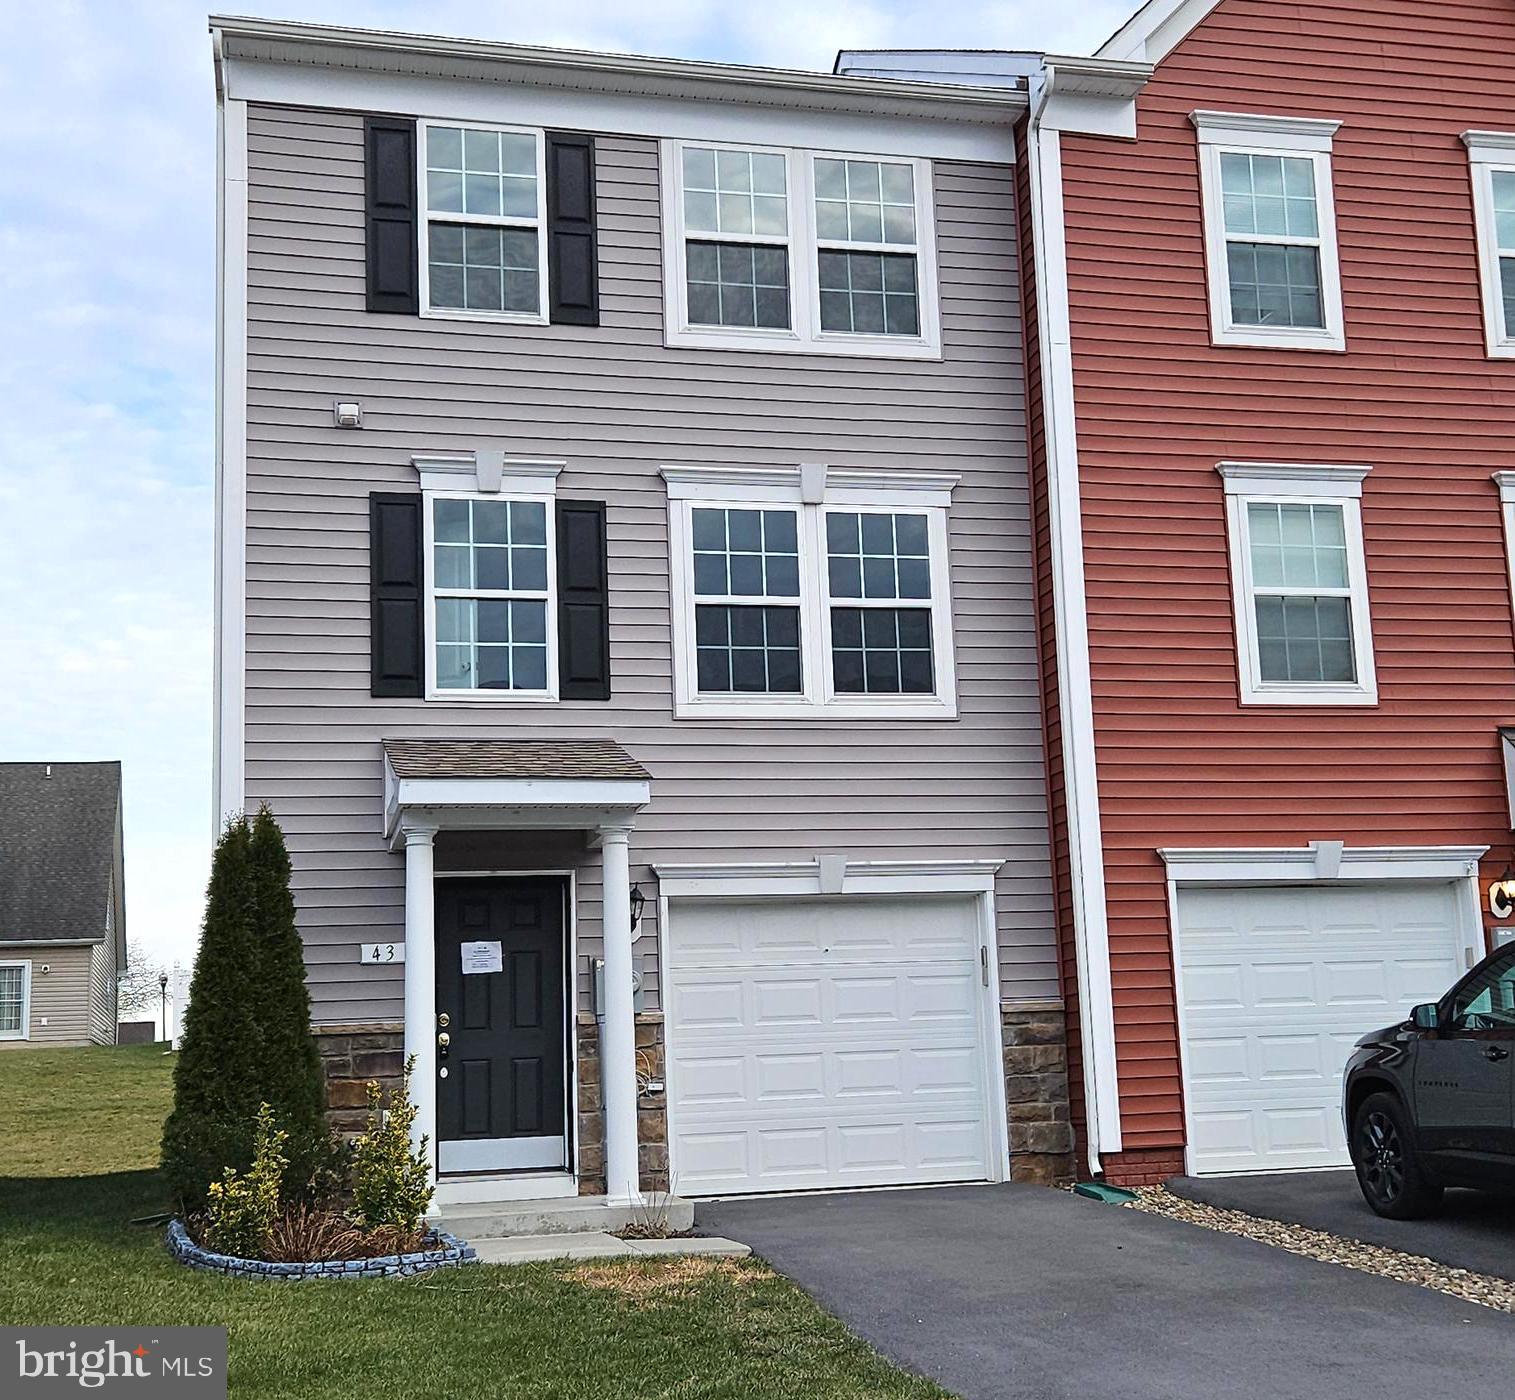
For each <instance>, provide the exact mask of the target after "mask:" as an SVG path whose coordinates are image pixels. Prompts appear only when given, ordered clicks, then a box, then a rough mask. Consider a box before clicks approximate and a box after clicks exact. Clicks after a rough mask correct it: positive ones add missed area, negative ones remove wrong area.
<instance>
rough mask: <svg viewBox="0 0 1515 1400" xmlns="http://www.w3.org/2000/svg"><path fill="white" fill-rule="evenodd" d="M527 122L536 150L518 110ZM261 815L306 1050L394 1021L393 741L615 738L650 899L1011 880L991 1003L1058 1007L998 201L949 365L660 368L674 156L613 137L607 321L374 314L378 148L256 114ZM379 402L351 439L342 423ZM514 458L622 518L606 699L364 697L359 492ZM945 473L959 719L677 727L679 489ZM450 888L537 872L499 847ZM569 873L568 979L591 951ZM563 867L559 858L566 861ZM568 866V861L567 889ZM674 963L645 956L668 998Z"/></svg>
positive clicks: (251, 629) (342, 127)
mask: <svg viewBox="0 0 1515 1400" xmlns="http://www.w3.org/2000/svg"><path fill="white" fill-rule="evenodd" d="M512 120H515V121H519V122H529V120H530V115H529V113H525V112H520V111H517V112H515V113H514V114H513V116H512ZM249 151H250V169H249V203H250V229H249V238H250V278H249V293H248V296H249V303H250V305H249V324H248V342H249V343H248V348H249V376H248V392H249V412H248V418H249V427H248V435H249V442H248V459H249V460H248V536H247V682H246V683H247V691H246V699H247V715H246V724H247V796H248V799H249V802H251V803H257V802H261V801H267V802H268V803H269V804H270V805H271V806H272V808H273V810H274V811H275V813H276V814H277V815H278V817H279V819H280V821H281V822H282V823H283V825H284V828H285V831H286V833H287V834H288V838H289V843H290V847H291V851H292V854H293V858H294V864H295V872H296V875H295V878H296V894H297V900H298V904H299V911H300V922H301V928H302V931H303V933H304V936H305V939H306V946H307V956H308V960H309V966H310V980H311V987H312V993H313V997H314V1004H315V1014H316V1017H317V1019H318V1020H323V1021H349V1020H371V1019H373V1020H398V1019H399V1018H400V1015H401V995H402V981H401V973H400V970H399V969H387V970H382V971H381V970H379V969H369V968H360V967H358V966H357V964H356V950H355V945H356V944H357V943H358V942H360V941H363V940H370V939H388V938H397V937H399V936H400V934H401V931H402V923H403V883H404V880H403V861H402V858H401V856H400V855H398V854H393V853H391V852H390V851H389V850H388V849H387V848H386V847H385V844H384V842H383V839H382V834H381V827H382V817H381V782H380V762H381V760H380V748H379V741H380V739H381V738H385V737H402V736H426V735H431V736H460V735H465V736H466V735H477V736H488V737H510V736H516V735H530V734H535V735H540V736H543V737H553V738H573V737H591V736H595V737H598V736H608V737H610V738H614V739H616V740H617V741H619V742H620V743H621V744H623V745H624V746H625V747H626V749H627V750H628V751H629V752H630V753H631V754H632V755H633V756H634V757H635V758H637V759H638V760H640V761H641V762H642V763H643V764H644V765H645V766H646V767H647V768H648V769H649V770H650V772H651V773H652V775H653V802H652V805H651V807H650V808H649V809H648V810H647V811H645V812H644V813H643V814H642V815H641V816H640V818H639V819H638V822H637V828H636V830H635V832H634V833H633V837H632V842H633V844H632V860H633V872H632V873H633V878H636V879H640V880H641V881H642V883H643V889H644V891H645V892H646V893H647V894H648V896H649V903H648V924H647V928H648V931H649V935H650V934H651V932H652V925H653V915H654V911H655V909H656V902H655V899H654V898H653V896H655V894H656V885H655V883H654V882H653V881H652V880H651V877H650V875H649V872H648V869H647V867H648V866H649V865H651V864H653V863H659V862H681V861H695V860H723V861H757V860H770V859H771V860H807V859H811V858H813V857H814V855H815V854H816V853H817V852H820V851H840V852H845V853H847V854H848V855H849V856H851V857H852V858H855V859H873V860H889V859H911V858H919V857H933V858H954V857H957V858H962V857H994V858H1002V859H1003V860H1004V861H1005V866H1004V869H1003V871H1002V873H1001V875H1000V877H999V881H998V888H997V906H998V918H999V932H1000V947H1001V955H1000V960H1001V976H1002V979H1003V994H1004V996H1006V997H1007V998H1040V997H1045V996H1047V995H1055V994H1056V991H1057V968H1056V959H1055V950H1054V945H1053V933H1052V913H1051V904H1052V897H1051V877H1050V870H1049V858H1048V842H1047V805H1046V780H1045V772H1044V766H1043V752H1042V736H1041V728H1040V721H1039V708H1038V703H1039V702H1038V695H1039V691H1038V681H1037V664H1036V649H1035V639H1034V631H1033V627H1034V615H1033V607H1032V588H1033V583H1032V561H1031V549H1030V531H1029V522H1028V514H1029V512H1028V500H1027V476H1026V454H1025V448H1024V438H1025V431H1024V423H1025V411H1024V403H1023V401H1022V387H1021V386H1022V383H1023V379H1022V370H1021V324H1020V319H1019V315H1018V307H1017V268H1016V249H1015V239H1014V229H1015V219H1014V209H1013V188H1012V179H1011V172H1010V170H1009V169H1008V168H1006V167H1003V166H993V165H975V164H962V163H938V164H937V166H936V199H937V237H938V244H939V264H940V276H941V296H942V321H943V332H944V341H945V347H946V351H945V358H944V360H943V362H941V363H934V362H920V361H907V360H900V361H890V360H885V359H868V358H841V357H832V356H808V355H770V354H761V353H747V352H734V351H714V350H711V351H694V350H673V349H668V348H666V347H665V346H664V344H663V332H662V320H661V316H662V312H661V305H662V289H661V282H662V258H661V252H660V243H659V209H658V205H659V193H658V150H657V145H656V143H655V142H653V141H650V140H646V139H638V138H630V137H605V136H602V137H600V138H599V139H598V144H597V164H598V195H599V235H600V277H601V297H602V324H601V325H600V326H599V327H596V328H575V327H527V328H519V327H509V326H502V325H498V324H487V323H470V322H457V321H446V320H429V319H417V318H413V317H404V316H383V315H370V314H367V313H366V312H365V310H364V304H363V290H364V282H363V187H362V176H363V166H362V155H363V151H362V119H361V117H359V116H356V115H350V114H345V113H333V112H315V111H303V110H298V111H297V110H290V109H278V108H266V107H265V108H254V109H253V111H252V112H251V114H250V123H249ZM338 398H343V399H348V398H352V399H357V400H359V401H361V403H362V404H363V411H364V426H363V428H362V429H361V431H339V430H336V429H334V428H333V427H332V425H331V405H332V402H333V401H334V400H335V399H338ZM481 444H489V445H503V446H504V447H505V448H506V450H507V451H508V452H509V453H510V454H512V455H518V456H519V455H525V456H530V455H535V454H540V455H543V456H547V457H553V458H561V459H565V460H566V462H567V467H566V469H565V470H564V471H563V473H562V475H561V477H560V478H559V481H558V491H559V494H560V495H561V496H562V497H564V498H567V499H596V500H605V501H607V502H608V503H609V524H608V529H609V537H610V542H609V547H610V570H611V658H612V672H613V680H614V699H613V700H612V701H611V702H609V703H603V704H586V703H565V704H558V705H542V704H521V703H517V704H514V705H512V704H510V703H508V702H507V703H501V704H498V705H488V706H481V705H478V704H464V703H451V704H449V703H427V702H424V701H406V700H398V701H397V700H374V699H371V698H370V696H369V691H368V539H367V525H368V515H367V511H368V493H369V492H370V491H373V490H397V489H398V490H407V489H415V487H416V476H415V472H414V469H413V468H412V467H411V466H410V463H409V459H410V454H411V453H412V452H415V451H418V450H439V449H440V450H446V449H463V450H466V449H472V448H474V447H477V446H479V445H481ZM800 461H821V462H825V463H827V464H828V465H832V466H854V467H862V466H868V467H890V466H898V467H901V468H914V469H929V470H947V471H953V472H957V473H960V474H961V476H962V480H961V482H960V484H959V485H958V487H957V488H956V491H955V494H954V496H953V505H952V511H951V575H952V580H951V581H952V592H953V602H954V615H955V638H956V646H957V684H958V695H959V705H960V711H961V715H960V718H959V719H958V720H956V721H935V722H927V721H920V722H900V721H891V722H883V723H870V722H866V721H847V722H817V721H812V720H803V721H758V720H751V721H736V720H709V719H701V720H675V719H674V718H673V713H672V710H673V701H672V679H671V676H672V658H671V648H672V638H671V629H670V595H669V560H668V511H667V499H666V494H665V490H664V486H663V482H662V480H661V478H660V477H659V475H658V468H659V466H660V465H662V464H663V463H735V464H743V465H755V466H762V465H779V464H782V465H787V466H792V465H794V464H795V463H798V462H800ZM455 847H456V842H455V841H453V840H452V839H451V838H448V837H447V836H446V835H445V834H444V836H443V838H442V839H441V841H440V843H439V849H438V864H439V868H440V867H443V866H446V865H449V864H451V865H452V866H453V867H454V868H460V867H461V868H477V866H476V862H477V861H478V860H479V859H481V858H483V856H484V855H488V856H489V857H490V861H489V868H498V869H503V868H509V867H517V868H519V867H522V866H525V867H528V868H547V866H546V865H544V864H542V863H541V862H542V861H544V860H545V859H546V856H544V854H543V850H542V848H540V847H539V844H538V843H536V842H533V841H527V842H525V843H524V844H523V842H522V840H521V839H520V838H517V837H512V836H511V835H510V834H508V833H505V834H500V835H498V836H496V837H494V838H492V843H491V844H490V845H489V846H488V848H487V849H486V850H484V851H482V852H481V851H480V850H478V849H475V848H472V847H470V849H469V851H468V853H467V855H466V857H465V856H463V855H460V854H459V853H458V851H457V850H456V849H455ZM559 847H560V849H561V852H562V854H561V856H560V858H561V859H563V860H566V861H571V862H572V863H574V864H575V865H576V866H577V867H578V868H579V869H580V887H579V896H580V907H579V910H578V932H579V940H578V941H579V953H580V959H579V977H580V986H581V988H582V987H583V986H584V985H585V983H584V974H585V970H586V967H587V962H586V959H587V958H588V957H589V956H590V955H592V954H593V953H594V952H595V950H596V947H597V944H598V937H599V917H598V909H599V905H598V898H599V875H598V857H597V856H596V855H594V854H593V853H584V852H583V846H582V841H581V839H580V838H578V837H572V838H565V839H564V840H563V841H562V842H560V843H559ZM547 854H548V855H554V856H558V855H559V852H557V851H548V852H547ZM549 863H550V862H549ZM655 947H656V940H655V939H654V938H652V937H650V936H649V937H648V938H647V939H646V940H644V941H643V942H641V943H639V944H638V945H637V951H638V952H639V953H643V954H644V955H645V957H644V960H645V962H646V963H647V964H648V966H647V969H646V971H647V981H648V989H649V1001H650V1002H655V997H656V970H655V968H654V967H653V966H651V963H652V962H653V956H652V955H653V951H654V949H655Z"/></svg>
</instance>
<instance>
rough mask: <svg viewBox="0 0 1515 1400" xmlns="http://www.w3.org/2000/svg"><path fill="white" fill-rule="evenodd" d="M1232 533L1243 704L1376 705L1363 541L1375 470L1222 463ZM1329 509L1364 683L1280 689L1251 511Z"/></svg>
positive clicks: (1228, 531) (1354, 650) (1359, 679)
mask: <svg viewBox="0 0 1515 1400" xmlns="http://www.w3.org/2000/svg"><path fill="white" fill-rule="evenodd" d="M1216 470H1217V471H1218V472H1219V473H1220V474H1221V476H1222V478H1223V479H1224V485H1225V493H1226V535H1227V538H1228V540H1229V542H1230V554H1231V595H1232V605H1233V608H1234V611H1235V616H1236V669H1237V679H1238V683H1239V687H1240V693H1241V703H1242V704H1243V705H1376V704H1377V703H1378V678H1377V672H1376V670H1375V667H1374V660H1373V632H1372V622H1371V617H1370V609H1369V605H1368V570H1367V561H1366V558H1365V557H1364V554H1363V542H1362V483H1363V478H1364V477H1366V476H1367V474H1368V472H1369V471H1370V470H1371V468H1369V467H1346V466H1315V465H1293V464H1285V463H1272V462H1221V463H1219V464H1218V465H1217V467H1216ZM1254 502H1256V503H1270V504H1279V505H1301V504H1310V503H1312V502H1313V503H1316V504H1327V505H1337V506H1340V507H1341V508H1342V524H1343V527H1344V529H1345V532H1346V540H1347V584H1348V587H1349V588H1350V590H1351V615H1352V653H1353V658H1354V661H1355V664H1356V669H1357V680H1356V681H1355V682H1353V683H1351V684H1336V683H1334V682H1333V683H1328V684H1321V685H1302V684H1280V683H1278V682H1265V681H1264V680H1263V679H1262V672H1261V660H1260V656H1259V649H1258V639H1257V615H1256V612H1255V611H1254V609H1253V583H1252V550H1251V539H1250V533H1249V530H1248V525H1247V506H1248V505H1250V504H1252V503H1254Z"/></svg>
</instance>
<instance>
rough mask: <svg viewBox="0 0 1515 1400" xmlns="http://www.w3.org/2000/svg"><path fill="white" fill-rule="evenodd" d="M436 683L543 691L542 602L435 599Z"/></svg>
mask: <svg viewBox="0 0 1515 1400" xmlns="http://www.w3.org/2000/svg"><path fill="white" fill-rule="evenodd" d="M437 686H438V687H439V688H440V689H443V690H545V689H546V688H547V604H546V602H545V600H542V599H523V600H511V599H503V598H501V599H495V598H438V599H437Z"/></svg>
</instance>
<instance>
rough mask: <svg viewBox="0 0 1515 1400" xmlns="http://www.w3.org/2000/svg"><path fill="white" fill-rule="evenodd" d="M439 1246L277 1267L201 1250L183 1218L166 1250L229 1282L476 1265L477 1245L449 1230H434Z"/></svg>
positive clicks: (399, 1274)
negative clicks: (369, 1256)
mask: <svg viewBox="0 0 1515 1400" xmlns="http://www.w3.org/2000/svg"><path fill="white" fill-rule="evenodd" d="M432 1237H433V1238H434V1239H435V1240H436V1241H437V1248H435V1249H423V1250H417V1251H416V1252H415V1253H413V1254H381V1255H379V1256H377V1257H376V1258H373V1259H323V1260H320V1261H319V1262H316V1263H309V1264H273V1263H270V1262H268V1261H267V1260H265V1259H238V1258H237V1257H235V1256H234V1255H231V1254H217V1253H216V1252H215V1251H214V1250H210V1249H202V1248H201V1247H200V1246H199V1245H197V1244H196V1243H195V1242H194V1241H193V1240H192V1239H190V1237H189V1231H188V1230H186V1229H185V1228H184V1222H183V1221H182V1220H170V1221H169V1222H168V1235H167V1244H168V1252H169V1253H170V1254H172V1255H173V1256H174V1258H175V1259H177V1260H178V1261H179V1262H180V1263H181V1264H184V1265H187V1266H188V1267H189V1268H191V1269H204V1270H206V1271H207V1272H208V1273H214V1274H225V1275H227V1276H228V1277H230V1278H277V1279H302V1278H354V1279H356V1278H409V1277H410V1276H411V1275H413V1274H424V1273H429V1272H430V1271H431V1270H432V1269H451V1268H458V1267H460V1266H461V1265H464V1264H477V1263H478V1262H479V1256H478V1254H477V1252H476V1251H475V1250H474V1247H473V1246H472V1245H471V1244H469V1243H467V1241H465V1240H460V1239H458V1237H457V1236H456V1235H449V1234H448V1233H447V1232H446V1231H445V1230H433V1231H432Z"/></svg>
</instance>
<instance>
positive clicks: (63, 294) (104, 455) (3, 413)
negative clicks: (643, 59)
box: [0, 0, 1135, 962]
mask: <svg viewBox="0 0 1515 1400" xmlns="http://www.w3.org/2000/svg"><path fill="white" fill-rule="evenodd" d="M307 3H310V0H307ZM228 8H230V9H233V10H234V11H235V12H239V13H249V14H260V15H268V16H272V17H278V18H287V19H308V20H321V21H326V22H330V23H341V24H356V25H367V26H372V27H377V28H385V29H400V30H406V29H409V30H419V31H423V32H426V33H433V34H460V35H467V36H470V37H479V38H494V39H513V40H520V41H523V42H531V43H546V44H565V45H571V46H574V47H578V48H596V49H609V50H617V51H631V52H639V53H651V54H666V55H674V56H677V57H686V58H711V59H725V60H729V61H734V62H751V63H770V64H779V65H784V66H793V67H800V68H820V69H829V68H830V66H831V62H832V59H833V57H834V56H835V53H836V50H837V49H838V48H841V47H855V48H869V47H888V46H900V47H911V46H914V47H929V46H960V47H966V48H996V47H999V48H1020V49H1048V50H1052V51H1060V52H1065V53H1087V52H1090V51H1091V50H1092V49H1093V48H1094V47H1095V46H1096V45H1097V44H1098V43H1099V42H1100V41H1101V40H1102V39H1103V38H1105V37H1106V35H1108V34H1109V33H1110V32H1111V31H1112V30H1113V29H1115V28H1116V26H1117V25H1118V24H1119V23H1120V22H1121V21H1123V20H1124V19H1125V18H1126V16H1127V15H1128V14H1129V13H1130V11H1131V10H1133V9H1134V8H1135V5H1134V3H1133V0H1077V2H1076V3H1072V4H1070V3H1068V0H975V2H974V3H963V4H954V3H950V0H949V2H948V3H940V2H939V0H938V3H913V2H912V0H897V2H895V3H889V0H762V3H756V4H755V3H750V0H741V3H708V2H707V3H700V0H555V3H552V4H550V5H543V4H540V3H536V4H518V3H494V4H490V3H482V0H439V3H428V4H424V5H423V4H398V3H384V0H323V2H322V3H320V4H313V7H312V8H310V9H302V8H297V6H296V3H294V0H288V2H287V3H284V4H270V5H266V6H265V5H251V4H248V3H246V0H243V3H242V4H241V5H236V4H234V3H231V0H228ZM205 17H206V11H205V9H204V8H202V6H201V5H200V4H190V3H179V0H158V2H157V3H153V0H138V2H137V3H133V2H132V0H87V2H86V3H81V2H80V0H49V3H44V4H33V5H24V4H23V3H22V0H5V3H4V4H3V5H0V38H3V40H4V42H3V43H0V111H3V113H4V116H5V120H4V121H3V122H0V169H4V170H5V172H6V179H5V182H4V185H3V187H0V253H3V256H0V327H3V331H0V658H4V660H3V674H4V676H5V682H6V683H5V686H4V692H3V696H4V698H3V699H0V759H28V760H54V761H56V760H63V759H96V758H120V759H121V760H123V763H124V765H125V774H126V847H127V852H126V860H127V898H128V906H127V908H128V927H129V930H130V933H131V936H132V938H133V940H134V941H135V940H141V941H142V942H143V943H145V944H146V945H147V946H148V947H149V948H150V949H151V950H152V951H153V953H154V954H155V955H156V956H159V957H162V958H164V959H166V960H170V961H171V960H173V959H175V958H178V959H181V960H184V961H186V962H187V961H188V960H189V959H190V958H192V956H193V952H194V946H195V939H196V934H197V929H198V923H199V916H200V904H201V898H202V893H203V888H204V881H205V872H206V869H207V865H208V850H209V842H210V836H211V827H212V804H211V796H210V732H211V712H210V696H211V687H210V674H211V539H212V533H211V532H212V526H211V502H212V463H213V457H212V434H211V425H212V419H213V407H214V406H213V397H212V395H213V385H212V373H211V372H212V364H213V359H212V351H213V327H214V313H213V298H214V291H215V287H214V278H215V267H214V251H215V243H214V206H215V188H214V172H215V158H214V145H213V135H214V127H215V114H214V96H213V89H212V79H211V64H210V46H209V39H208V37H207V34H206V23H205Z"/></svg>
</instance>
